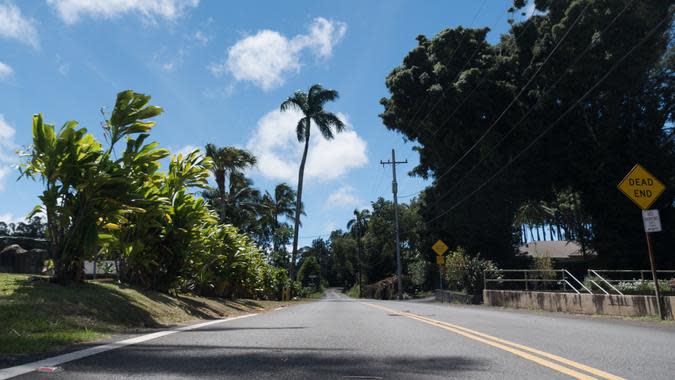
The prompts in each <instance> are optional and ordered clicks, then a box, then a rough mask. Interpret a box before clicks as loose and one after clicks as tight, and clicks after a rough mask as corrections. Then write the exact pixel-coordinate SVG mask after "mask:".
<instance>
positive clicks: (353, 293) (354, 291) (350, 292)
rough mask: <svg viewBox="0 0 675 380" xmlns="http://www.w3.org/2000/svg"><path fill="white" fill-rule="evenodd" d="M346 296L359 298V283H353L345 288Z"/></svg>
mask: <svg viewBox="0 0 675 380" xmlns="http://www.w3.org/2000/svg"><path fill="white" fill-rule="evenodd" d="M346 294H347V297H351V298H359V284H355V285H354V286H352V287H351V288H349V290H347V293H346Z"/></svg>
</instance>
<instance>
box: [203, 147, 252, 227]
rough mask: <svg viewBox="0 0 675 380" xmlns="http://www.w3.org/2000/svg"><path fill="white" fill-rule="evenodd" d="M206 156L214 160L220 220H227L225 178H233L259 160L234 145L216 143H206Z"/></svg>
mask: <svg viewBox="0 0 675 380" xmlns="http://www.w3.org/2000/svg"><path fill="white" fill-rule="evenodd" d="M206 156H207V157H210V158H211V160H213V167H212V169H211V172H212V173H213V176H214V177H215V180H216V186H217V191H218V194H217V195H218V198H220V199H219V202H218V203H219V206H220V208H219V214H220V221H221V222H225V220H226V205H227V201H226V199H225V198H226V188H225V179H226V178H228V176H229V177H230V178H232V175H233V174H235V173H241V171H242V170H244V169H246V168H248V167H250V166H253V165H255V164H256V162H257V160H256V158H255V156H254V155H253V154H251V153H250V152H248V151H246V150H244V149H239V148H235V147H232V146H226V147H221V148H218V147H217V146H215V145H214V144H206ZM212 204H213V203H212Z"/></svg>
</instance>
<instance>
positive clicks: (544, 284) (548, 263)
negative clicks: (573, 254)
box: [530, 252, 558, 289]
mask: <svg viewBox="0 0 675 380" xmlns="http://www.w3.org/2000/svg"><path fill="white" fill-rule="evenodd" d="M531 268H532V269H533V270H536V271H537V272H534V273H532V274H531V275H530V278H531V279H541V280H555V279H556V278H557V277H558V276H557V275H556V272H555V271H554V268H553V260H551V257H550V256H549V255H548V252H546V253H545V254H544V255H543V256H539V257H535V258H534V259H533V260H532V265H531ZM532 285H533V286H532V288H533V289H551V288H554V287H556V286H557V284H555V283H553V282H548V281H541V282H540V281H533V282H532Z"/></svg>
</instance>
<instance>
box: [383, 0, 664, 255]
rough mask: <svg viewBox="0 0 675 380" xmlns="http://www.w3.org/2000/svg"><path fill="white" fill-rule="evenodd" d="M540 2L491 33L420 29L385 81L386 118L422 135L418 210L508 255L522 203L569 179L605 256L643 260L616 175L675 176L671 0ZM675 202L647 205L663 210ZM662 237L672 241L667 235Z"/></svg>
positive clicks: (464, 241) (469, 243) (438, 230)
mask: <svg viewBox="0 0 675 380" xmlns="http://www.w3.org/2000/svg"><path fill="white" fill-rule="evenodd" d="M527 3H528V2H527V1H522V0H518V1H517V2H514V6H515V8H517V9H522V7H523V6H525V5H526V4H527ZM534 3H535V6H536V9H537V10H538V11H539V12H538V14H536V15H534V16H532V17H530V18H528V19H527V20H525V21H523V22H520V23H513V24H512V26H511V29H510V30H509V31H508V33H505V34H504V35H502V36H501V39H500V41H499V42H498V43H497V44H490V43H489V42H488V41H487V39H486V34H487V32H488V31H487V30H486V29H466V28H462V27H459V28H455V29H446V30H442V31H440V32H439V33H438V34H437V35H436V36H434V37H433V38H427V37H425V36H418V37H417V40H418V44H417V46H416V47H414V48H413V49H412V50H411V51H410V52H409V53H408V54H407V55H406V56H405V57H404V59H403V62H402V64H401V65H400V66H398V67H396V68H394V70H393V71H392V72H391V73H390V74H389V75H388V77H387V79H386V85H387V87H388V89H389V93H390V95H389V97H387V98H385V99H382V100H381V103H382V105H383V106H384V111H383V113H382V114H381V117H382V120H383V122H384V124H385V125H386V126H387V128H389V129H392V130H395V131H398V132H401V133H402V134H403V135H404V136H405V137H406V138H407V139H409V140H411V141H414V142H415V143H416V144H417V148H416V150H417V151H418V152H419V155H420V165H419V166H418V167H416V168H415V169H414V170H413V172H414V173H415V174H416V175H419V176H422V177H425V178H428V177H432V178H433V179H434V182H433V184H432V186H430V187H429V188H428V189H427V190H426V191H425V195H426V197H427V199H426V200H427V206H426V207H425V208H424V209H423V216H424V218H425V219H426V220H428V221H430V223H429V225H430V228H431V232H432V233H433V234H435V235H439V236H441V235H448V236H450V237H449V240H448V241H446V243H449V244H450V245H451V246H462V247H465V248H466V250H467V252H468V254H470V255H476V254H477V253H478V252H481V253H482V254H483V255H484V257H486V258H490V259H494V260H495V261H497V262H499V263H504V264H505V265H509V264H512V263H513V262H514V261H515V251H516V250H515V248H516V247H515V245H516V244H517V243H518V242H517V241H515V239H514V235H515V234H514V226H513V221H514V217H515V216H516V213H517V211H518V208H519V207H520V205H522V204H524V203H525V202H530V201H532V202H539V201H545V202H549V203H550V202H551V201H552V200H553V199H554V197H555V191H556V189H571V191H573V192H576V193H579V194H580V196H581V199H583V205H584V210H585V212H586V213H587V215H588V217H589V219H588V220H592V222H593V223H592V225H587V227H589V228H592V231H591V232H592V233H591V234H589V235H588V236H592V244H591V245H592V247H589V248H592V249H594V250H595V251H596V252H598V254H599V256H600V258H604V260H605V262H606V263H607V265H612V266H619V265H630V266H631V267H638V266H639V267H642V266H643V265H644V264H645V261H646V258H645V255H644V254H643V253H642V249H641V248H640V246H641V245H643V244H644V243H643V237H642V236H641V234H642V232H641V231H640V229H639V228H634V225H635V220H634V218H635V216H634V215H635V213H634V211H635V210H634V206H633V205H632V204H630V202H629V201H627V200H626V199H624V198H625V197H624V196H623V195H622V194H620V192H618V191H617V190H616V184H617V183H618V182H619V181H620V180H621V178H623V176H624V175H625V174H626V173H627V172H628V170H629V169H630V168H631V167H632V166H633V165H634V164H635V163H636V162H640V163H642V164H643V165H647V166H648V167H649V169H650V170H651V171H652V172H653V173H654V174H655V175H656V176H657V177H659V178H661V179H662V180H663V181H666V182H668V185H667V186H668V187H669V188H672V187H673V186H675V183H674V182H673V181H675V139H673V130H672V128H668V126H670V125H672V122H673V109H675V106H674V105H673V100H674V99H675V96H674V95H673V94H674V92H673V85H672V84H673V74H672V73H673V72H674V70H675V60H673V53H672V52H673V44H672V10H671V9H670V7H671V4H670V3H669V2H667V1H666V2H664V1H660V0H646V1H632V0H620V1H606V0H569V1H559V0H541V1H535V2H534ZM554 49H555V50H554ZM549 58H550V59H549ZM557 120H559V121H557ZM554 122H556V124H554ZM488 132H489V133H488ZM465 198H466V199H465ZM674 199H675V192H672V191H671V192H667V193H664V195H663V196H662V197H661V198H660V199H659V200H658V202H657V204H655V208H659V209H660V210H661V212H662V215H663V217H664V218H665V217H666V215H667V217H668V218H673V217H675V207H673V200H674ZM670 228H672V229H670ZM668 234H670V236H672V235H673V234H675V227H669V231H668V232H664V234H662V235H661V236H668ZM658 240H659V241H658V242H656V241H655V244H657V245H660V247H659V248H660V249H659V250H660V251H661V252H669V251H672V249H673V247H674V246H673V244H674V243H673V240H672V239H667V238H659V239H658ZM638 255H639V256H638ZM657 259H658V258H657ZM661 259H662V260H664V261H663V262H669V261H671V262H672V258H670V257H669V256H668V255H663V256H662V257H661Z"/></svg>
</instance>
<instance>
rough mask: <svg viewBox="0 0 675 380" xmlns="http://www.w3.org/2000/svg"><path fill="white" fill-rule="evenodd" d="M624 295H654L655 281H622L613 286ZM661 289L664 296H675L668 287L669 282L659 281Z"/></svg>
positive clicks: (674, 292)
mask: <svg viewBox="0 0 675 380" xmlns="http://www.w3.org/2000/svg"><path fill="white" fill-rule="evenodd" d="M613 285H614V287H615V288H617V289H618V290H619V291H620V292H621V293H623V294H629V295H646V296H653V295H654V281H652V280H644V281H643V280H633V281H621V282H619V283H618V284H613ZM659 289H660V290H661V295H662V296H668V295H674V294H675V291H673V290H672V289H671V288H670V286H669V285H668V281H667V280H659Z"/></svg>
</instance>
